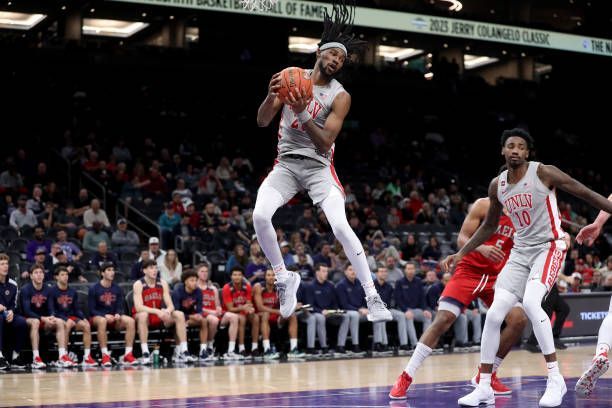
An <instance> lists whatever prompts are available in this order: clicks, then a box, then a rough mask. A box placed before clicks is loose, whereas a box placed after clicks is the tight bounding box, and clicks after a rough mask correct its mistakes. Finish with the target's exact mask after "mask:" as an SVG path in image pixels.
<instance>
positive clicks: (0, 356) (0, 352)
mask: <svg viewBox="0 0 612 408" xmlns="http://www.w3.org/2000/svg"><path fill="white" fill-rule="evenodd" d="M3 357H4V354H2V350H0V358H3Z"/></svg>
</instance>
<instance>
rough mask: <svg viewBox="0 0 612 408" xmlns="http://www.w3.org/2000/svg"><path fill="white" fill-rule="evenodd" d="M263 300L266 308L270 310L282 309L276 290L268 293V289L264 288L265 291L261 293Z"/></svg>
mask: <svg viewBox="0 0 612 408" xmlns="http://www.w3.org/2000/svg"><path fill="white" fill-rule="evenodd" d="M261 300H262V301H263V304H264V306H266V307H269V308H270V309H278V308H280V303H279V301H278V295H277V294H276V291H275V290H272V292H268V291H267V290H266V287H265V286H264V287H263V290H262V291H261ZM260 312H261V310H260Z"/></svg>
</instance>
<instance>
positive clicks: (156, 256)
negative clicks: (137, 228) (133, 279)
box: [149, 237, 166, 262]
mask: <svg viewBox="0 0 612 408" xmlns="http://www.w3.org/2000/svg"><path fill="white" fill-rule="evenodd" d="M165 255H166V251H164V250H163V249H161V248H160V247H159V238H157V237H151V238H149V259H151V260H152V261H155V262H158V261H159V260H160V258H161V257H163V256H165Z"/></svg>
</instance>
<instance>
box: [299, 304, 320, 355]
mask: <svg viewBox="0 0 612 408" xmlns="http://www.w3.org/2000/svg"><path fill="white" fill-rule="evenodd" d="M300 320H301V321H302V322H304V323H306V352H307V353H308V354H313V353H314V347H315V340H316V335H317V318H316V317H315V315H314V313H308V312H304V313H302V314H301V315H300Z"/></svg>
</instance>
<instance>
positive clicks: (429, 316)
mask: <svg viewBox="0 0 612 408" xmlns="http://www.w3.org/2000/svg"><path fill="white" fill-rule="evenodd" d="M423 316H425V318H426V319H431V312H430V311H429V310H423Z"/></svg>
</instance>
